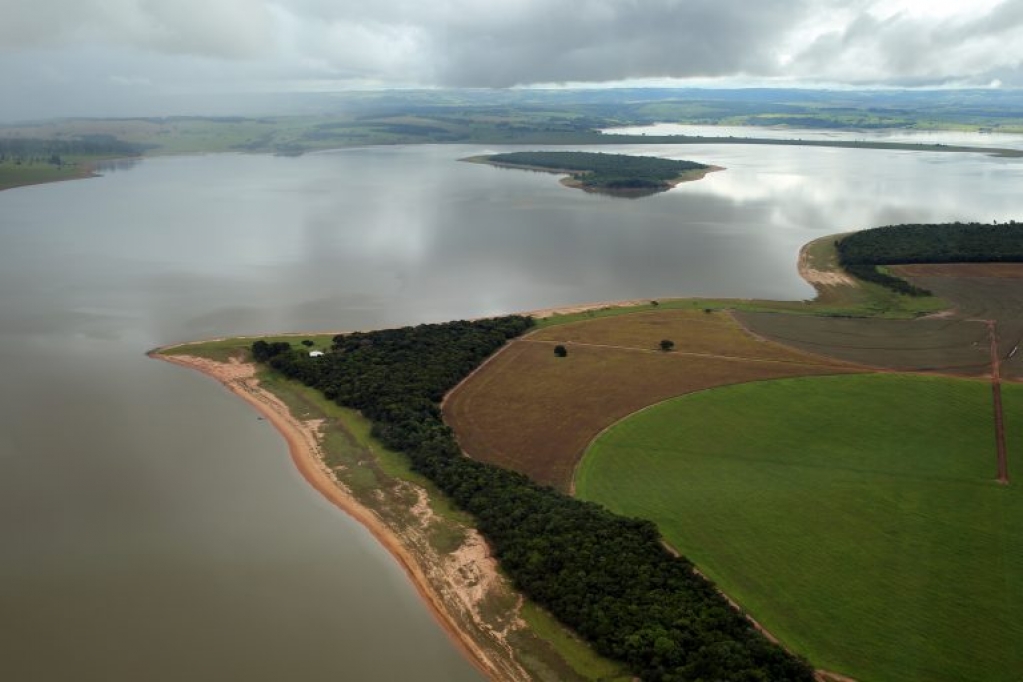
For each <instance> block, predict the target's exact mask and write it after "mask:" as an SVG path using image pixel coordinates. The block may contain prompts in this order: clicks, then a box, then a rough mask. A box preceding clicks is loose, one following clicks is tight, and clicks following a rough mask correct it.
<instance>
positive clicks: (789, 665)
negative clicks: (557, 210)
mask: <svg viewBox="0 0 1023 682" xmlns="http://www.w3.org/2000/svg"><path fill="white" fill-rule="evenodd" d="M531 324H532V320H531V318H526V317H520V316H511V317H504V318H497V319H492V320H480V321H476V322H451V323H448V324H440V325H420V326H418V327H405V328H402V329H392V330H385V331H379V332H370V333H355V334H348V335H342V336H337V337H336V338H335V339H334V344H333V348H332V350H331V352H329V353H327V354H326V355H325V356H323V357H321V358H317V359H310V358H309V357H308V354H306V353H304V352H301V351H297V350H296V351H290V350H284V351H281V352H276V353H271V354H270V355H269V357H268V360H269V363H270V364H271V366H273V367H274V368H276V369H277V370H279V371H281V372H283V373H284V374H286V375H288V376H290V377H293V378H297V379H299V380H301V381H303V382H305V383H306V384H308V385H310V386H314V387H316V388H318V389H319V390H321V391H322V392H323V393H324V395H326V396H328V397H329V398H331V399H333V400H335V401H336V402H338V403H339V404H341V405H344V406H347V407H353V408H356V409H358V410H361V411H362V412H363V414H364V415H366V416H367V417H369V418H370V419H371V420H372V421H373V424H374V426H373V431H374V434H375V435H376V436H377V437H378V438H380V439H381V440H382V441H383V442H384V443H385V444H386V445H387V446H388V447H391V448H393V449H397V450H401V451H403V452H405V453H406V454H408V456H409V457H410V459H411V461H412V464H413V466H414V467H415V469H416V470H417V471H420V472H422V473H423V474H425V475H426V476H427V477H429V478H430V479H431V480H433V481H434V482H435V483H436V484H437V486H438V487H439V488H440V489H441V490H443V491H444V492H445V493H446V494H447V495H449V496H450V497H451V498H452V499H453V500H454V501H455V503H456V504H457V505H459V506H460V507H461V508H463V509H465V510H466V511H468V512H470V513H471V514H473V515H474V516H475V518H476V522H477V526H478V528H479V530H480V532H482V533H483V534H484V535H485V536H486V538H487V539H488V541H489V542H490V544H491V546H492V548H493V551H494V553H495V556H496V557H497V558H498V560H499V561H500V563H501V566H502V568H503V569H504V571H505V572H506V573H507V574H508V575H509V576H510V577H511V579H512V580H513V581H514V582H515V584H516V586H517V587H518V588H519V589H521V590H522V591H523V592H524V593H526V594H527V595H529V596H530V597H531V598H532V599H534V600H535V601H537V602H538V603H540V604H541V605H543V606H545V607H546V608H547V609H549V610H550V611H551V612H552V613H553V614H554V615H555V616H557V617H558V618H559V619H560V620H561V621H562V622H564V623H565V624H566V625H568V626H570V627H571V628H573V629H574V630H575V631H576V632H578V633H579V634H580V635H581V636H583V637H584V638H586V639H587V640H588V641H590V642H592V643H593V645H594V646H595V647H596V648H597V650H598V651H599V652H601V653H602V654H604V655H606V656H609V657H611V658H615V659H617V660H620V661H623V662H625V663H626V664H627V665H628V666H629V667H630V668H631V669H632V670H633V671H634V672H635V673H636V674H638V675H640V676H641V677H642V678H643V679H645V680H657V681H659V682H669V681H673V680H733V681H744V680H745V681H749V682H754V681H760V682H763V681H766V680H806V681H807V682H809V681H810V680H812V679H813V675H812V670H811V669H810V667H809V666H807V665H806V664H805V663H804V662H803V661H800V660H799V659H796V658H794V657H792V656H791V655H789V654H788V653H786V652H785V651H784V650H783V649H781V648H780V647H778V646H776V645H774V644H772V643H770V642H769V641H768V640H767V639H765V638H764V637H763V636H762V635H761V634H760V633H759V632H758V631H756V630H755V629H754V628H753V627H752V625H751V624H750V623H749V622H748V621H747V620H746V619H745V618H744V617H743V616H742V615H741V614H740V613H738V612H737V611H736V610H735V609H733V608H732V607H730V606H729V605H728V603H727V602H726V601H725V599H724V597H723V596H722V595H721V594H720V593H718V591H717V590H716V589H715V588H714V586H713V585H712V584H710V583H709V582H708V581H707V580H705V579H704V578H702V577H701V576H699V575H698V574H696V573H695V572H694V571H693V567H692V565H691V564H690V563H689V562H688V561H686V560H685V559H679V558H675V557H673V556H672V555H671V554H669V553H668V552H667V551H666V550H665V548H664V547H663V546H662V544H661V540H660V536H659V534H658V532H657V529H656V527H655V526H654V525H653V524H652V523H650V522H648V521H641V520H636V519H626V518H622V517H618V516H615V515H614V514H612V513H610V512H609V511H607V510H606V509H604V508H603V507H600V506H598V505H596V504H592V503H587V502H581V501H579V500H576V499H574V498H571V497H567V496H565V495H562V494H560V493H558V492H556V491H555V490H553V489H551V488H547V487H542V486H539V485H537V484H535V483H533V482H532V481H530V480H529V479H528V478H526V477H525V476H523V475H521V474H518V473H515V472H512V471H508V470H505V469H501V468H498V467H494V466H491V465H488V464H483V463H481V462H477V461H475V460H472V459H469V458H467V457H465V456H463V454H462V452H461V450H460V449H459V447H458V444H457V443H456V442H455V439H454V437H453V435H452V432H451V430H450V429H449V428H448V427H447V426H446V425H445V424H444V423H443V421H442V420H441V415H440V409H439V405H438V403H439V401H440V399H441V397H442V396H443V395H444V394H445V393H446V392H447V391H448V390H450V389H451V388H453V387H454V386H455V385H456V384H457V383H458V382H459V381H460V380H461V379H462V378H463V377H465V376H466V375H467V374H469V373H470V372H471V371H472V370H473V369H474V368H475V367H477V366H478V365H479V364H480V363H481V362H482V361H483V360H484V359H485V358H486V357H488V356H489V355H490V354H492V353H493V352H495V351H496V350H497V349H498V348H500V347H501V346H502V345H503V344H504V343H505V342H506V341H507V340H508V339H510V338H512V337H514V336H517V335H519V334H521V333H522V332H523V331H525V330H526V329H527V328H529V326H530V325H531ZM257 343H260V342H257ZM263 343H264V345H261V346H260V347H259V351H258V352H259V353H260V355H265V354H266V353H268V352H272V351H274V350H278V348H279V347H275V346H274V345H273V344H266V342H263ZM253 350H254V353H255V352H256V348H255V344H254V348H253Z"/></svg>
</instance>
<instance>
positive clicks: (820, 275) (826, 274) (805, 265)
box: [799, 242, 858, 288]
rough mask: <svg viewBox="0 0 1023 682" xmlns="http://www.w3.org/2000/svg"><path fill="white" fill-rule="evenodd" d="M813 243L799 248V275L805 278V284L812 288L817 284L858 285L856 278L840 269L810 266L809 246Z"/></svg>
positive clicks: (833, 285) (831, 285)
mask: <svg viewBox="0 0 1023 682" xmlns="http://www.w3.org/2000/svg"><path fill="white" fill-rule="evenodd" d="M813 243H814V242H810V243H809V244H807V245H805V246H804V247H803V248H802V249H800V250H799V276H800V277H802V278H803V279H804V280H806V282H807V284H810V285H811V286H813V287H814V288H817V287H819V286H826V287H835V286H847V287H854V286H858V285H857V283H856V280H854V279H853V278H852V277H850V276H849V275H847V274H845V272H844V271H842V270H817V269H816V268H814V267H813V266H811V265H810V251H809V247H810V246H811V245H813Z"/></svg>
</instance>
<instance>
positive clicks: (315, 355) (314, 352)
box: [309, 350, 323, 358]
mask: <svg viewBox="0 0 1023 682" xmlns="http://www.w3.org/2000/svg"><path fill="white" fill-rule="evenodd" d="M321 355H323V351H322V350H311V351H309V357H311V358H318V357H320V356H321Z"/></svg>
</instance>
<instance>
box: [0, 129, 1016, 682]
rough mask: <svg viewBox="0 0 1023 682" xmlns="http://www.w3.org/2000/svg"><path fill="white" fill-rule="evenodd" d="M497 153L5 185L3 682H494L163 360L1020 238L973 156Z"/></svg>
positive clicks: (232, 412)
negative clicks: (668, 177)
mask: <svg viewBox="0 0 1023 682" xmlns="http://www.w3.org/2000/svg"><path fill="white" fill-rule="evenodd" d="M488 151H500V149H499V148H496V147H495V148H484V147H430V146H424V147H408V148H388V149H363V150H350V151H343V152H336V153H324V154H315V155H309V156H305V157H301V158H274V157H268V156H241V155H218V156H204V157H179V158H166V159H154V160H146V161H143V162H141V163H139V164H137V165H135V166H134V167H131V168H127V169H117V168H114V169H110V170H109V171H107V174H106V175H105V176H104V177H102V178H97V179H91V180H83V181H76V182H68V183H61V184H55V185H46V186H36V187H28V188H22V189H17V190H11V191H5V192H0V292H2V293H3V295H2V296H0V376H2V381H0V628H2V633H3V636H2V637H0V661H2V664H0V667H2V671H3V673H2V676H3V678H4V679H11V680H19V681H21V680H25V681H33V682H44V681H45V682H49V681H51V680H52V681H58V680H60V681H63V680H68V679H75V680H104V681H119V680H143V679H144V680H149V681H160V680H168V681H170V680H182V679H188V680H233V679H245V680H249V681H258V680H267V681H270V680H274V681H276V680H282V679H293V680H338V679H352V680H354V679H358V680H396V679H417V680H438V681H439V680H445V681H448V680H455V681H458V680H479V679H480V675H479V673H478V672H477V671H476V670H475V669H474V668H473V667H472V666H471V665H470V664H469V663H468V662H467V661H466V660H465V659H464V658H463V657H462V655H461V654H460V653H459V652H458V651H457V650H456V648H455V647H454V645H453V644H452V643H451V641H450V640H449V638H448V637H447V636H446V635H445V634H444V633H443V632H442V630H441V629H440V627H439V626H438V625H437V624H436V622H435V621H434V620H433V618H432V617H431V615H430V614H429V613H428V611H427V609H426V608H425V606H424V605H423V604H422V603H421V602H420V600H419V598H418V597H417V596H416V594H415V591H414V590H413V589H412V587H411V586H410V585H409V584H408V582H407V580H406V579H405V577H404V575H403V573H402V572H401V570H400V569H399V568H398V566H397V564H396V563H395V562H394V561H393V560H392V559H391V558H390V557H389V556H388V555H387V554H386V553H385V552H384V551H383V550H382V549H381V548H380V547H379V546H378V545H377V544H376V543H375V542H374V541H373V540H372V538H371V537H370V536H369V534H368V533H366V532H365V531H363V530H362V529H361V528H360V527H359V526H357V525H356V524H354V523H352V522H351V521H350V520H349V519H348V518H347V517H346V516H345V515H344V514H342V513H341V512H340V511H338V510H337V509H335V508H334V507H333V506H331V505H330V504H329V503H327V502H325V501H324V500H322V499H320V497H319V496H318V495H317V494H316V493H315V492H314V491H313V490H311V489H310V488H309V487H308V486H307V485H306V484H305V482H304V481H303V480H302V479H301V478H300V476H299V475H298V474H297V473H296V472H295V471H294V469H293V467H292V465H291V463H290V460H289V458H288V456H287V453H286V449H285V445H284V442H283V440H282V439H281V438H280V437H279V436H278V434H277V433H275V432H274V431H273V430H272V429H271V428H270V427H269V426H268V424H267V423H266V422H263V421H259V420H257V419H256V417H255V414H254V413H253V412H252V411H251V410H250V409H249V408H248V407H247V406H246V405H244V404H243V403H242V402H241V401H239V400H237V399H235V398H233V397H232V396H231V395H229V394H228V393H227V392H226V391H225V390H223V389H222V388H221V387H220V386H218V385H217V384H216V383H214V382H212V381H211V380H209V379H206V378H204V377H202V376H200V375H198V374H194V373H190V372H188V371H186V370H184V369H181V368H178V367H174V366H171V365H168V364H165V363H159V362H154V361H152V360H149V359H147V358H146V357H145V351H146V350H148V349H150V348H152V347H154V346H157V345H161V344H169V343H174V342H178V341H184V340H190V339H197V338H206V337H213V336H220V335H237V334H257V333H260V332H265V331H274V330H299V329H357V328H363V329H365V328H375V327H381V326H388V325H403V324H411V323H417V322H422V321H440V320H445V319H453V318H459V317H474V316H480V315H486V314H497V313H506V312H512V311H516V310H524V309H535V308H542V307H549V306H554V305H562V304H571V303H580V302H586V301H594V300H612V299H626V298H654V297H661V296H666V295H671V294H674V295H695V296H704V295H715V296H748V297H752V296H761V297H773V298H804V297H808V296H811V295H812V290H811V289H810V288H809V287H808V286H807V285H805V284H804V283H803V282H801V281H800V280H799V279H798V276H797V274H796V271H795V262H796V256H797V253H798V249H799V247H800V246H801V245H802V244H803V243H805V242H807V241H809V240H811V239H813V238H815V237H819V236H822V235H825V234H829V233H832V232H839V231H847V230H850V229H857V228H861V227H868V226H872V225H877V224H885V223H891V222H899V221H904V220H916V221H927V220H956V219H962V220H973V219H976V220H990V219H999V220H1003V219H1009V218H1013V217H1014V218H1019V217H1020V216H1021V215H1023V211H1021V209H1023V197H1021V196H1020V195H1019V193H1018V191H1017V189H1018V187H1019V186H1020V180H1021V179H1023V177H1021V176H1023V171H1021V168H1023V166H1021V165H1020V163H1019V162H1016V161H1013V160H1007V159H993V158H988V157H984V156H980V155H969V156H954V155H937V154H913V153H907V152H874V151H854V150H837V149H836V150H828V149H798V148H794V147H778V148H767V147H756V148H747V147H727V148H714V147H692V146H689V147H684V148H680V149H678V150H675V149H673V148H671V147H669V146H658V147H653V148H643V149H638V148H628V147H625V148H620V149H615V150H614V151H622V152H640V151H642V152H644V153H654V154H660V155H666V156H668V155H670V156H674V157H675V158H689V159H693V160H697V161H703V162H707V163H714V164H717V165H721V166H725V167H726V168H728V170H726V171H724V172H721V173H715V174H712V175H711V176H708V178H706V179H705V180H701V181H699V182H696V183H690V184H688V185H683V186H680V187H678V188H676V189H675V190H672V191H670V192H667V193H664V194H661V195H658V196H654V197H649V198H646V199H641V200H616V199H613V198H608V197H601V196H597V195H592V194H586V193H583V192H578V191H573V190H570V189H566V188H565V187H563V186H561V185H560V184H558V182H557V178H555V177H553V176H550V175H546V174H534V173H526V172H519V171H512V170H502V169H497V168H490V167H486V166H480V165H475V164H463V163H457V162H456V159H458V158H460V157H463V156H469V155H472V154H482V153H486V152H488ZM604 151H612V150H610V149H604Z"/></svg>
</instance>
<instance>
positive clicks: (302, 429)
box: [148, 349, 504, 680]
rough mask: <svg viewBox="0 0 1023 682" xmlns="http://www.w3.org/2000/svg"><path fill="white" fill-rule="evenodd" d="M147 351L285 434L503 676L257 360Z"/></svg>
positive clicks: (470, 647) (311, 477) (466, 643)
mask: <svg viewBox="0 0 1023 682" xmlns="http://www.w3.org/2000/svg"><path fill="white" fill-rule="evenodd" d="M148 355H149V356H150V357H152V358H156V359H159V360H163V361H165V362H170V363H172V364H175V365H180V366H182V367H188V368H190V369H194V370H197V371H199V372H201V373H202V374H205V375H206V376H209V377H211V378H213V379H215V380H217V381H218V382H220V383H221V384H222V385H224V386H225V387H226V388H227V389H228V390H230V391H231V392H232V393H234V394H235V395H237V396H238V397H240V398H241V399H242V400H244V401H245V402H247V403H248V404H249V405H251V406H252V407H253V408H255V410H256V411H257V412H259V414H260V415H262V416H263V417H264V418H266V420H267V421H268V422H270V424H272V425H273V427H274V428H275V429H277V431H278V432H280V434H281V435H282V436H283V437H284V439H285V441H286V442H287V444H288V452H289V453H290V455H291V460H292V462H294V464H295V466H296V468H297V469H298V470H299V472H300V473H301V475H302V477H303V478H305V480H306V481H308V483H309V484H310V485H311V486H312V487H313V488H315V489H316V490H317V491H318V492H319V493H320V494H321V495H323V496H324V497H325V498H326V499H327V500H329V501H330V502H331V503H332V504H334V505H335V506H336V507H338V508H339V509H341V510H342V511H343V512H345V513H346V514H348V515H349V516H351V517H352V518H353V519H355V520H356V521H357V522H358V523H360V524H361V525H362V526H363V527H365V528H366V529H367V530H368V531H369V532H370V533H371V534H372V535H373V537H374V538H376V540H377V541H378V542H379V543H380V544H381V545H383V547H384V548H385V549H386V550H387V551H388V552H389V553H390V554H391V556H393V557H394V558H395V560H397V562H398V564H399V565H400V566H401V568H402V570H404V571H405V574H406V575H407V576H408V577H409V580H411V582H412V584H413V586H414V587H415V589H416V591H417V592H418V593H419V595H420V597H421V598H422V599H423V601H424V602H425V603H426V605H427V606H428V608H429V609H430V611H431V612H432V613H433V615H434V617H435V618H436V620H437V622H438V623H439V624H440V625H441V627H442V628H443V629H444V631H445V632H446V633H447V634H448V635H449V636H450V637H451V639H452V641H453V642H454V643H455V644H456V645H457V646H458V648H459V649H460V650H461V651H462V653H463V654H464V655H465V656H466V657H467V658H468V659H469V660H470V661H471V662H472V663H473V664H474V665H475V666H476V667H477V668H478V669H479V670H480V672H482V673H483V674H484V675H486V676H487V677H488V678H489V679H491V680H500V679H504V678H503V677H501V676H500V675H501V671H500V670H499V669H498V667H497V666H495V664H494V662H493V661H492V660H491V657H490V656H488V655H487V652H485V651H484V650H483V648H482V647H480V645H479V644H478V643H477V642H476V641H475V640H474V639H473V638H472V637H471V636H469V635H468V634H467V633H466V632H465V631H464V630H463V629H462V628H461V627H460V626H459V625H458V623H457V621H456V620H455V619H454V617H453V616H452V615H451V613H450V611H449V609H448V607H447V605H446V604H445V602H444V600H443V599H442V597H441V596H440V594H439V593H438V592H437V590H436V589H435V588H434V585H433V583H432V582H431V581H430V579H429V578H428V577H427V575H426V573H425V572H424V570H423V569H422V567H421V566H420V564H419V562H418V561H417V557H416V555H415V554H414V553H413V552H412V551H410V550H409V549H408V548H407V547H406V546H405V544H403V543H402V541H401V539H400V538H399V537H398V535H397V534H396V533H395V532H394V531H393V530H392V529H391V528H389V527H388V526H387V525H386V524H385V523H384V522H383V521H382V520H381V519H380V518H379V517H378V516H377V515H376V514H374V513H373V512H372V511H371V510H369V509H368V508H366V507H364V506H363V505H362V504H361V503H359V502H358V501H357V500H356V499H355V498H354V497H353V496H352V495H351V493H350V492H349V491H348V490H347V489H346V488H345V487H344V485H343V484H342V483H341V482H340V481H338V479H337V477H336V476H335V475H334V474H333V472H331V471H330V469H329V468H328V467H327V466H326V464H324V462H323V459H322V451H321V449H320V444H319V434H318V433H317V428H316V425H315V424H312V423H309V422H302V421H299V420H298V419H296V418H295V417H294V416H293V415H292V414H291V411H290V410H289V409H288V407H287V406H286V405H285V404H284V403H283V402H282V401H281V400H280V399H279V398H277V397H276V396H275V395H273V394H272V393H271V392H269V391H267V390H265V389H263V388H261V387H260V386H259V380H258V379H257V378H256V367H255V365H253V364H251V363H242V362H231V363H223V362H216V361H214V360H209V359H206V358H200V357H195V356H187V355H163V354H161V353H160V350H159V349H157V350H154V351H150V353H149V354H148Z"/></svg>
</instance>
